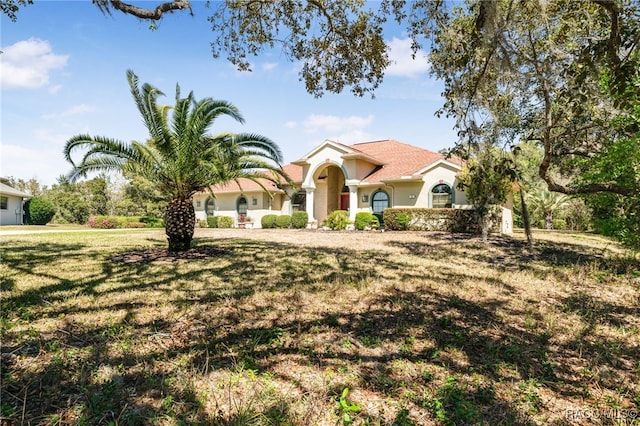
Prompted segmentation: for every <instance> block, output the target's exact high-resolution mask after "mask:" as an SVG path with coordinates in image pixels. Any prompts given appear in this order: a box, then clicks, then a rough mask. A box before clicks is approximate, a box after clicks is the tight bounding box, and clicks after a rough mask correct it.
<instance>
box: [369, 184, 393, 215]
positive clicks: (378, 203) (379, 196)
mask: <svg viewBox="0 0 640 426" xmlns="http://www.w3.org/2000/svg"><path fill="white" fill-rule="evenodd" d="M387 207H389V194H387V193H386V192H385V191H383V190H381V189H379V190H377V191H376V192H374V193H373V195H372V196H371V209H372V210H373V214H382V213H383V212H384V209H386V208H387Z"/></svg>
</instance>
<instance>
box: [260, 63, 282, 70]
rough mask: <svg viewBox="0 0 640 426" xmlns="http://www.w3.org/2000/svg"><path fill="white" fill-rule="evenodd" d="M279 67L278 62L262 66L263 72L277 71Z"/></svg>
mask: <svg viewBox="0 0 640 426" xmlns="http://www.w3.org/2000/svg"><path fill="white" fill-rule="evenodd" d="M277 67H278V63H277V62H267V63H265V64H262V71H271V70H274V69H276V68H277Z"/></svg>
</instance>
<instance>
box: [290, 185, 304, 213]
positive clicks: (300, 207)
mask: <svg viewBox="0 0 640 426" xmlns="http://www.w3.org/2000/svg"><path fill="white" fill-rule="evenodd" d="M291 207H292V209H293V211H294V212H298V211H302V212H303V211H305V210H306V209H307V193H306V192H305V191H304V190H300V191H299V192H296V193H295V195H294V196H293V198H292V200H291Z"/></svg>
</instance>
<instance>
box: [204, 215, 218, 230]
mask: <svg viewBox="0 0 640 426" xmlns="http://www.w3.org/2000/svg"><path fill="white" fill-rule="evenodd" d="M219 217H220V216H208V217H207V221H206V222H207V226H208V227H209V228H217V227H218V218H219Z"/></svg>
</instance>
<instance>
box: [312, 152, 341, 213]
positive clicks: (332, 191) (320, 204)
mask: <svg viewBox="0 0 640 426" xmlns="http://www.w3.org/2000/svg"><path fill="white" fill-rule="evenodd" d="M313 182H314V184H315V187H316V188H315V191H314V192H315V196H314V217H315V219H316V220H317V221H318V223H322V221H323V220H324V219H325V218H326V217H327V216H328V215H329V213H331V212H332V211H334V210H348V209H349V188H347V187H346V186H345V176H344V172H343V171H342V169H341V168H340V167H338V166H336V165H333V164H329V165H327V166H325V167H321V168H319V169H318V170H316V172H315V173H314V177H313Z"/></svg>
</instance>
